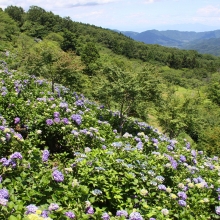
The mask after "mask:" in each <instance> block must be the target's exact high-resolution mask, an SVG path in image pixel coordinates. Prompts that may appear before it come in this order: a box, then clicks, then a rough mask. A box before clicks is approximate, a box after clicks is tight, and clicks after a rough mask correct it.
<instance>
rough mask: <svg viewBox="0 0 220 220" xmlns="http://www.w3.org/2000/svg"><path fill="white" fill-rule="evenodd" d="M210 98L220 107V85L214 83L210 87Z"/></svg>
mask: <svg viewBox="0 0 220 220" xmlns="http://www.w3.org/2000/svg"><path fill="white" fill-rule="evenodd" d="M207 92H208V98H209V99H211V100H212V101H213V102H214V103H216V104H217V105H219V106H220V83H219V82H214V83H212V84H211V85H209V86H208V91H207Z"/></svg>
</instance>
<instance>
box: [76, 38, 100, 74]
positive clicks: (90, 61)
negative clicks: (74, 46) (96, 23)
mask: <svg viewBox="0 0 220 220" xmlns="http://www.w3.org/2000/svg"><path fill="white" fill-rule="evenodd" d="M80 56H81V60H82V62H83V63H84V64H85V65H86V69H85V72H86V73H88V74H90V75H93V73H94V70H95V69H96V68H97V66H96V62H97V60H98V59H99V58H100V55H99V52H98V50H97V48H96V46H95V44H94V43H93V42H89V43H87V44H86V45H85V46H84V48H83V49H82V51H81V53H80Z"/></svg>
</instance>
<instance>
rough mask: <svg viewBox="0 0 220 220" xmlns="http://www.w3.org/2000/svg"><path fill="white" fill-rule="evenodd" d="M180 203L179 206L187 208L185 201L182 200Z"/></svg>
mask: <svg viewBox="0 0 220 220" xmlns="http://www.w3.org/2000/svg"><path fill="white" fill-rule="evenodd" d="M178 203H179V205H180V206H182V207H185V206H186V202H185V201H184V200H182V199H180V200H179V201H178Z"/></svg>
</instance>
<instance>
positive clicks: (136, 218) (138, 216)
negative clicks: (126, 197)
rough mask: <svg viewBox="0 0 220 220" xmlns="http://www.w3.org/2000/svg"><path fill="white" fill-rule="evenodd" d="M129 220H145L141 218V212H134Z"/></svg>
mask: <svg viewBox="0 0 220 220" xmlns="http://www.w3.org/2000/svg"><path fill="white" fill-rule="evenodd" d="M129 220H143V217H142V216H141V214H140V213H139V212H132V213H131V214H130V215H129Z"/></svg>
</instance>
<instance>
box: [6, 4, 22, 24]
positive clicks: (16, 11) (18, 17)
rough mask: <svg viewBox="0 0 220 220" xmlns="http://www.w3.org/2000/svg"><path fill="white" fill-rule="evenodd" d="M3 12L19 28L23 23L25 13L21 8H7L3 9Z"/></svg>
mask: <svg viewBox="0 0 220 220" xmlns="http://www.w3.org/2000/svg"><path fill="white" fill-rule="evenodd" d="M5 12H6V13H7V14H8V15H9V16H10V17H11V18H12V19H14V20H15V21H17V22H18V24H19V26H21V25H22V24H23V22H24V15H25V11H24V9H23V8H22V7H17V6H12V5H10V6H8V7H7V8H5Z"/></svg>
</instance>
